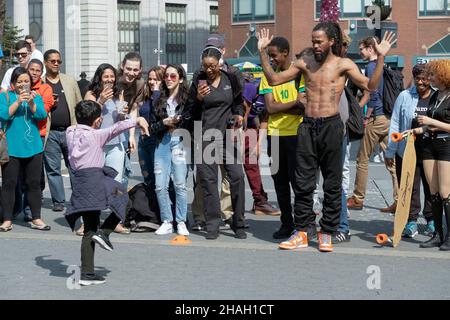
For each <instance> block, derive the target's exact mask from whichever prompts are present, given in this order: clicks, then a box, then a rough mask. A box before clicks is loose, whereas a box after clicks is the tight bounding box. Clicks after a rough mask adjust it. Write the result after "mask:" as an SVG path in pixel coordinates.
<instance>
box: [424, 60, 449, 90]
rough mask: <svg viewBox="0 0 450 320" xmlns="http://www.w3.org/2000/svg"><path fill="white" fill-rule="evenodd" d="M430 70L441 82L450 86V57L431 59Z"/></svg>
mask: <svg viewBox="0 0 450 320" xmlns="http://www.w3.org/2000/svg"><path fill="white" fill-rule="evenodd" d="M428 72H432V73H433V74H434V76H435V77H436V78H437V79H438V81H439V82H441V83H442V84H443V85H444V86H445V87H446V88H450V59H441V60H432V61H430V62H429V63H428Z"/></svg>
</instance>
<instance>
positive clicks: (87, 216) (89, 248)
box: [81, 211, 120, 274]
mask: <svg viewBox="0 0 450 320" xmlns="http://www.w3.org/2000/svg"><path fill="white" fill-rule="evenodd" d="M100 214H101V211H87V212H83V213H82V214H81V215H82V217H83V222H84V236H83V239H82V240H81V273H82V274H85V273H95V270H94V254H95V242H94V241H92V237H93V236H94V235H95V233H96V232H97V230H98V226H99V224H100ZM119 223H120V219H119V218H118V217H117V216H116V214H115V213H114V212H113V213H111V214H110V215H109V217H108V218H106V220H105V222H103V225H102V226H101V227H100V229H102V230H103V232H104V233H105V234H106V235H107V236H109V235H110V234H111V233H112V232H113V230H114V229H115V228H116V226H117V225H118V224H119Z"/></svg>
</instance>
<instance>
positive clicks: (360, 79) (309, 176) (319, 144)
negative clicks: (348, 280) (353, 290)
mask: <svg viewBox="0 0 450 320" xmlns="http://www.w3.org/2000/svg"><path fill="white" fill-rule="evenodd" d="M394 37H395V36H394V34H393V33H391V32H387V33H386V34H385V35H384V38H383V41H382V42H381V43H380V44H377V45H376V51H377V54H378V62H377V66H376V69H375V73H374V75H373V77H372V78H371V79H368V78H367V77H365V76H364V75H363V74H361V72H360V71H359V69H358V67H357V66H356V64H355V63H354V62H353V61H351V60H350V59H348V58H341V57H340V52H341V45H342V31H341V28H340V27H339V25H338V24H337V23H331V22H327V23H319V24H318V25H317V26H316V27H315V28H314V29H313V32H312V48H313V52H311V53H309V54H306V55H304V56H302V57H301V58H300V59H298V60H296V61H295V62H294V67H293V68H289V69H287V70H285V71H283V72H279V73H276V72H275V71H274V70H273V69H272V67H271V66H270V63H269V58H268V56H267V54H266V52H265V51H266V48H267V46H268V45H269V43H270V41H271V40H272V38H273V36H272V37H270V36H269V31H268V30H267V29H262V30H261V32H259V33H258V39H259V41H258V49H259V52H260V57H261V63H262V67H263V69H264V74H265V75H266V77H267V80H268V82H269V84H270V85H272V86H275V85H279V84H281V83H284V82H288V81H291V80H293V79H295V78H297V77H298V76H299V73H301V74H303V75H304V77H305V81H306V97H307V104H306V106H305V117H304V121H303V123H302V124H301V125H300V127H299V130H298V134H297V138H298V145H297V151H296V158H297V165H296V169H295V181H296V183H295V186H294V193H295V207H294V219H295V226H296V230H297V231H296V232H295V233H294V234H293V235H292V236H291V238H289V240H287V241H285V242H282V243H281V244H280V249H285V250H291V249H296V248H306V247H308V238H307V234H308V231H309V230H311V228H312V227H314V228H315V214H314V212H313V193H314V189H315V187H316V184H315V181H316V179H315V175H316V171H317V169H318V167H320V169H321V171H322V176H323V179H324V182H323V189H324V202H323V217H322V219H321V221H320V226H321V232H320V233H319V250H320V251H322V252H331V251H333V246H332V241H331V237H332V233H333V232H335V231H336V230H337V228H338V226H339V216H340V212H341V192H342V190H341V189H342V163H341V162H342V159H341V146H342V139H343V133H344V125H343V123H342V121H341V119H340V116H339V100H340V98H341V94H342V91H343V90H344V86H345V81H346V78H347V77H348V78H350V79H351V80H352V81H353V83H354V84H356V85H357V86H358V87H360V88H361V89H363V90H368V91H374V90H376V89H377V88H378V83H379V81H380V79H381V77H382V71H383V64H384V57H385V56H386V54H387V53H388V51H389V50H390V48H391V46H392V44H394V43H395V42H396V40H394Z"/></svg>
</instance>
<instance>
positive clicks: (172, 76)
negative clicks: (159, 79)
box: [164, 73, 178, 81]
mask: <svg viewBox="0 0 450 320" xmlns="http://www.w3.org/2000/svg"><path fill="white" fill-rule="evenodd" d="M177 77H178V74H176V73H166V74H165V75H164V79H170V80H172V81H174V80H177Z"/></svg>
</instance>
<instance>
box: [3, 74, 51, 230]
mask: <svg viewBox="0 0 450 320" xmlns="http://www.w3.org/2000/svg"><path fill="white" fill-rule="evenodd" d="M11 84H12V86H11V90H9V91H7V92H3V93H1V94H0V121H1V122H2V123H3V130H4V131H5V134H6V141H7V144H8V155H9V161H8V162H7V163H5V164H3V165H2V179H3V183H2V194H1V203H2V207H3V219H2V220H3V221H2V224H1V225H0V232H8V231H10V230H12V215H13V208H14V203H15V190H16V184H17V180H18V177H19V175H20V174H22V175H23V176H24V181H25V185H26V188H27V199H28V203H29V205H30V208H31V215H32V221H31V228H32V229H36V230H40V231H49V230H50V226H48V225H47V224H45V223H44V221H42V219H41V188H40V178H41V175H40V174H36V172H39V173H40V172H41V170H42V153H43V151H44V145H43V143H42V140H41V137H40V134H39V128H38V123H39V121H41V120H44V119H46V118H47V113H46V112H45V108H44V102H43V100H42V97H41V96H39V95H38V94H36V92H34V91H31V89H30V88H31V76H30V74H29V73H28V72H27V70H26V69H25V68H23V67H18V68H16V69H15V70H14V71H13V73H12V75H11Z"/></svg>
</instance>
